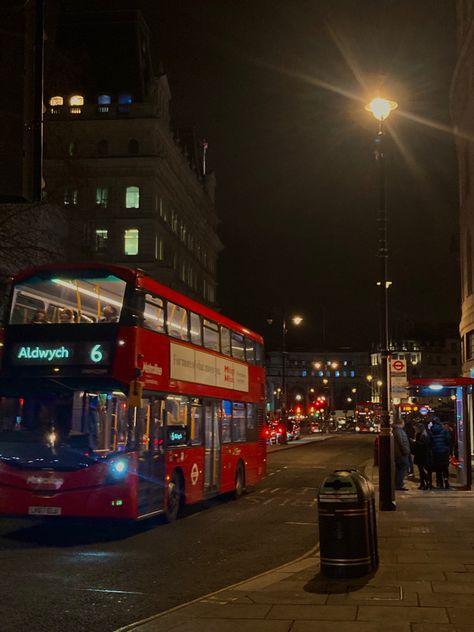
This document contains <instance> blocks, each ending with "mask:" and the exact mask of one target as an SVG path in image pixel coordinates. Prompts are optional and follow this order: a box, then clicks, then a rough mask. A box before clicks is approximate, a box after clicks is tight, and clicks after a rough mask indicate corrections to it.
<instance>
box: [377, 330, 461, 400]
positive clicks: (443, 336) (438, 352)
mask: <svg viewBox="0 0 474 632" xmlns="http://www.w3.org/2000/svg"><path fill="white" fill-rule="evenodd" d="M451 329H452V331H451V330H446V331H444V332H443V331H442V330H441V328H440V330H439V332H438V336H435V335H433V334H432V335H431V337H429V338H428V337H426V336H425V337H421V336H420V337H417V338H416V339H407V340H403V341H400V342H398V343H397V344H395V345H394V347H393V348H392V349H391V351H390V358H391V360H404V361H405V362H406V368H407V380H410V379H412V378H416V377H428V378H431V377H432V378H436V377H457V376H459V374H460V370H461V349H460V343H459V337H458V336H457V335H456V331H455V328H451ZM380 361H381V360H380V352H375V353H372V354H371V356H370V364H371V366H370V375H371V377H372V379H371V381H370V383H371V397H370V399H371V401H373V402H379V401H380V394H381V387H382V382H383V380H384V378H383V377H382V374H381V364H380ZM408 396H409V392H408V391H407V393H406V397H405V398H403V397H402V398H397V399H401V400H403V399H408ZM394 403H399V402H398V401H396V402H394Z"/></svg>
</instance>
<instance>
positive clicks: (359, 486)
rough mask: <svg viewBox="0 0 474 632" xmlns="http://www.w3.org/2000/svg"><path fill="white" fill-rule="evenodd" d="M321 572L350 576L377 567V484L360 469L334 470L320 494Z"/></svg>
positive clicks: (342, 576)
mask: <svg viewBox="0 0 474 632" xmlns="http://www.w3.org/2000/svg"><path fill="white" fill-rule="evenodd" d="M318 514H319V540H320V556H321V573H322V574H323V575H325V576H326V577H331V578H335V579H347V578H350V577H361V576H362V575H368V574H369V573H373V572H374V571H376V570H377V568H378V565H379V559H378V550H377V527H376V519H375V493H374V486H373V485H372V483H371V482H370V481H369V479H368V478H367V477H366V476H364V475H363V474H361V473H360V472H358V471H357V470H352V469H348V470H335V471H334V472H333V473H332V474H331V475H330V476H328V477H326V478H325V479H324V481H323V483H322V485H321V487H320V489H319V494H318Z"/></svg>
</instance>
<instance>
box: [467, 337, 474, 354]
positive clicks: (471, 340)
mask: <svg viewBox="0 0 474 632" xmlns="http://www.w3.org/2000/svg"><path fill="white" fill-rule="evenodd" d="M472 358H474V331H469V332H468V333H467V334H466V360H472Z"/></svg>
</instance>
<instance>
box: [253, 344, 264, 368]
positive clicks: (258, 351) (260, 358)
mask: <svg viewBox="0 0 474 632" xmlns="http://www.w3.org/2000/svg"><path fill="white" fill-rule="evenodd" d="M255 361H256V364H257V366H263V365H264V362H265V354H264V351H263V345H261V344H260V343H259V342H256V343H255Z"/></svg>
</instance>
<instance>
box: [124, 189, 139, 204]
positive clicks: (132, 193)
mask: <svg viewBox="0 0 474 632" xmlns="http://www.w3.org/2000/svg"><path fill="white" fill-rule="evenodd" d="M125 208H140V187H127V189H126V191H125Z"/></svg>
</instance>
